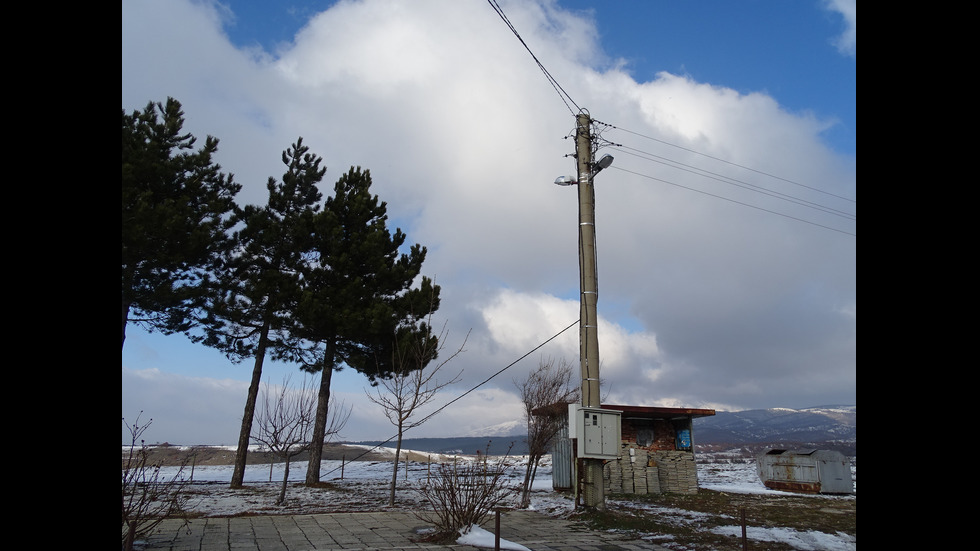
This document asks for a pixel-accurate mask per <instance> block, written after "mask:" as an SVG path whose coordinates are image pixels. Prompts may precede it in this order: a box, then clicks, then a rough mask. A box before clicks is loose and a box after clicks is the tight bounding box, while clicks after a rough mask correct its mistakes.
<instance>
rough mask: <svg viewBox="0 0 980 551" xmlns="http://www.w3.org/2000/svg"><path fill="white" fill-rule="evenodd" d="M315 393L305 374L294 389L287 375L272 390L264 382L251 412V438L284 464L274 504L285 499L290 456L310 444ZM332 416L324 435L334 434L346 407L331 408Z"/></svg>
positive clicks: (347, 416)
mask: <svg viewBox="0 0 980 551" xmlns="http://www.w3.org/2000/svg"><path fill="white" fill-rule="evenodd" d="M316 405H317V394H316V392H314V388H313V387H312V386H311V385H310V384H309V383H308V379H307V378H306V377H304V378H303V384H302V385H301V386H300V387H299V388H298V389H290V388H289V377H288V376H286V377H284V378H283V382H282V385H280V386H279V387H278V389H275V393H274V394H273V387H272V386H271V385H269V384H268V383H267V384H266V385H265V387H264V389H263V398H262V409H260V410H259V411H258V412H257V413H256V415H255V425H254V427H255V428H254V430H253V433H252V440H253V441H255V442H258V443H260V444H263V445H265V446H266V447H268V448H269V450H270V451H271V452H272V453H273V455H275V456H276V457H278V458H280V459H282V460H283V461H284V463H285V473H284V474H283V477H282V488H281V489H280V491H279V497H278V498H277V499H276V505H282V504H283V503H284V502H285V501H286V485H287V481H288V480H289V462H290V460H291V459H292V458H293V457H296V456H297V455H299V454H301V453H303V452H305V451H308V450H309V449H310V445H311V444H312V432H313V422H314V419H315V416H316ZM330 411H331V412H333V416H332V418H331V420H330V423H329V424H328V429H327V434H328V435H333V434H337V433H338V432H339V431H340V430H341V429H342V428H343V426H344V425H345V424H346V423H347V419H348V418H349V416H350V408H347V409H346V411H344V408H343V407H341V408H336V407H331V408H330Z"/></svg>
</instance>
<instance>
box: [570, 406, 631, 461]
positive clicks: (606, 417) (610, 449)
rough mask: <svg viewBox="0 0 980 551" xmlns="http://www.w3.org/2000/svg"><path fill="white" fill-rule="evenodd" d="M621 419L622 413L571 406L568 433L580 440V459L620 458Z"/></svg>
mask: <svg viewBox="0 0 980 551" xmlns="http://www.w3.org/2000/svg"><path fill="white" fill-rule="evenodd" d="M621 418H622V412H621V411H616V410H609V409H602V408H590V407H583V406H580V405H577V404H569V405H568V419H569V427H568V429H569V430H568V432H569V434H573V435H575V438H576V439H578V446H577V447H578V457H590V458H594V459H616V458H617V457H619V448H620V444H621V441H622V424H621Z"/></svg>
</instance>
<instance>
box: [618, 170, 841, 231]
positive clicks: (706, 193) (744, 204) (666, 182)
mask: <svg viewBox="0 0 980 551" xmlns="http://www.w3.org/2000/svg"><path fill="white" fill-rule="evenodd" d="M610 168H615V169H616V170H621V171H623V172H628V173H630V174H634V175H636V176H641V177H643V178H649V179H651V180H656V181H658V182H663V183H665V184H670V185H672V186H677V187H679V188H683V189H686V190H688V191H695V192H697V193H702V194H704V195H708V196H710V197H714V198H716V199H723V200H725V201H729V202H732V203H735V204H737V205H742V206H743V207H749V208H753V209H756V210H761V211H763V212H768V213H770V214H775V215H777V216H782V217H784V218H789V219H791V220H796V221H798V222H803V223H805V224H811V225H814V226H818V227H821V228H824V229H828V230H831V231H835V232H839V233H843V234H845V235H850V236H852V237H857V235H856V234H853V233H850V232H847V231H844V230H840V229H837V228H832V227H830V226H825V225H823V224H817V223H816V222H811V221H809V220H804V219H802V218H797V217H795V216H790V215H788V214H783V213H781V212H776V211H774V210H769V209H764V208H762V207H758V206H755V205H750V204H748V203H743V202H742V201H736V200H734V199H729V198H728V197H723V196H721V195H715V194H714V193H708V192H707V191H702V190H700V189H696V188H692V187H688V186H684V185H681V184H678V183H675V182H671V181H668V180H664V179H662V178H657V177H655V176H650V175H647V174H640V173H639V172H633V171H632V170H626V169H625V168H620V167H617V166H615V165H613V166H611V167H610Z"/></svg>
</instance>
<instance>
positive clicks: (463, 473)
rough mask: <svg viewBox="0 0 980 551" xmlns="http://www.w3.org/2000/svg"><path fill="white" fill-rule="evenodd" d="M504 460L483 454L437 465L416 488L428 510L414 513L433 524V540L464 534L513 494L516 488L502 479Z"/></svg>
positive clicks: (503, 475)
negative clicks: (432, 474)
mask: <svg viewBox="0 0 980 551" xmlns="http://www.w3.org/2000/svg"><path fill="white" fill-rule="evenodd" d="M508 454H509V450H508ZM506 459H507V456H503V457H499V458H496V459H493V460H491V459H490V457H489V456H487V455H485V454H484V455H482V456H481V457H479V458H478V459H477V460H476V461H456V462H453V463H442V464H440V465H439V467H438V468H437V469H436V473H435V475H434V476H432V477H431V478H430V479H429V481H428V482H426V483H425V484H423V485H422V486H421V487H420V488H419V492H420V493H421V494H422V498H423V500H424V501H425V502H426V503H427V504H428V505H429V507H430V508H431V511H426V512H422V513H416V517H418V518H419V519H420V520H422V521H424V522H428V523H429V524H432V525H434V526H435V528H436V533H435V534H434V536H433V539H437V540H443V539H448V538H453V537H456V536H458V535H459V534H461V533H465V532H466V531H468V530H469V529H470V527H471V526H474V525H479V524H480V523H482V522H483V521H484V520H486V518H487V515H489V514H490V512H491V511H493V510H494V509H495V508H497V507H499V506H500V505H501V504H502V503H504V502H505V501H506V500H508V499H510V498H511V497H512V496H514V495H515V494H516V493H517V491H518V488H517V487H516V486H513V485H509V484H507V482H506V480H505V461H506Z"/></svg>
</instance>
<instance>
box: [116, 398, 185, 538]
mask: <svg viewBox="0 0 980 551" xmlns="http://www.w3.org/2000/svg"><path fill="white" fill-rule="evenodd" d="M141 415H142V412H141ZM123 423H124V424H125V423H126V418H125V417H124V418H123ZM151 423H153V419H150V420H149V421H147V423H146V424H145V425H140V420H139V416H137V417H136V421H135V422H134V423H133V424H132V425H126V428H127V429H128V430H129V433H130V436H131V437H132V439H131V442H130V444H129V446H128V447H129V449H128V451H127V452H126V456H125V457H124V460H123V466H122V548H123V549H124V550H125V551H132V549H133V544H134V542H135V541H136V540H137V539H142V538H144V537H146V536H147V535H148V534H149V533H150V532H152V531H153V529H154V528H156V527H157V525H158V524H160V523H161V522H163V520H164V519H166V518H172V517H178V516H182V515H183V514H184V504H185V503H186V502H187V496H186V495H184V494H183V493H182V490H183V488H184V485H185V484H186V481H184V480H183V477H182V474H183V470H184V466H185V465H186V460H185V462H184V464H182V465H180V468H179V469H178V470H177V473H176V474H174V476H173V477H172V478H170V479H162V478H161V475H160V465H159V464H152V463H150V460H149V450H148V449H147V446H146V442H145V441H144V440H143V438H142V437H143V433H144V432H145V431H146V429H147V428H148V427H149V426H150V424H151ZM137 442H139V445H138V446H137Z"/></svg>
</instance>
